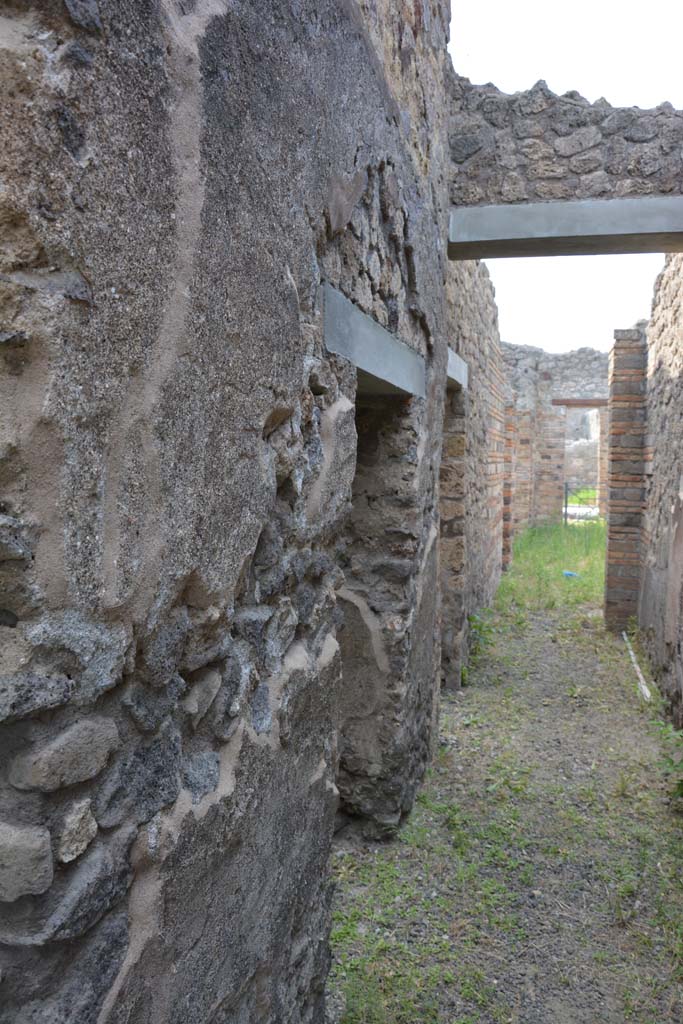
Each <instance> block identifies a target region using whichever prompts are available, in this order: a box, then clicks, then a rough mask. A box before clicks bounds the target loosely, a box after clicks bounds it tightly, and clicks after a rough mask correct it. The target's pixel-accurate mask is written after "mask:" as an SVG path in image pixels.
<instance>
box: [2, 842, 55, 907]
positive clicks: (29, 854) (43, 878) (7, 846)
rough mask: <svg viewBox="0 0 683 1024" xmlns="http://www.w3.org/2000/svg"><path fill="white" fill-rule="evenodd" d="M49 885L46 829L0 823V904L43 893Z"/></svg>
mask: <svg viewBox="0 0 683 1024" xmlns="http://www.w3.org/2000/svg"><path fill="white" fill-rule="evenodd" d="M51 884H52V850H51V847H50V833H49V832H48V830H47V829H46V828H20V827H15V826H14V825H8V824H7V823H6V822H0V900H2V901H3V902H4V903H11V902H12V901H13V900H16V899H18V898H19V897H20V896H26V895H32V896H35V895H37V894H38V893H41V892H45V890H46V889H49V888H50V885H51Z"/></svg>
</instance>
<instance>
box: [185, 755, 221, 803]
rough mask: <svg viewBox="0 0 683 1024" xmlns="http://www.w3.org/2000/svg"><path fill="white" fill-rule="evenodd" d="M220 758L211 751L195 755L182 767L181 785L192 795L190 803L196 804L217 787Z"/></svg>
mask: <svg viewBox="0 0 683 1024" xmlns="http://www.w3.org/2000/svg"><path fill="white" fill-rule="evenodd" d="M219 771H220V758H219V757H218V754H217V753H216V752H215V751H213V750H208V751H206V752H204V753H202V754H195V756H194V757H191V758H189V759H188V760H187V761H186V762H185V764H184V765H183V785H184V786H185V788H186V789H189V791H190V793H191V794H192V803H193V804H198V803H199V801H200V800H201V799H202V797H203V796H205V795H206V794H207V793H211V792H213V790H214V789H215V788H216V786H217V785H218V776H219Z"/></svg>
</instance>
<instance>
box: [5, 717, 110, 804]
mask: <svg viewBox="0 0 683 1024" xmlns="http://www.w3.org/2000/svg"><path fill="white" fill-rule="evenodd" d="M118 746H119V734H118V731H117V729H116V726H115V724H114V722H113V721H112V720H111V719H110V718H89V719H85V721H83V722H76V724H75V725H72V726H70V727H69V728H68V729H65V730H64V732H62V733H60V734H59V735H58V736H56V737H55V738H54V739H53V740H50V741H49V743H46V744H44V745H43V746H38V747H33V748H32V749H31V750H29V751H27V753H25V754H20V755H19V756H18V757H15V759H14V761H13V762H12V764H11V766H10V772H9V778H10V782H11V783H12V785H13V786H14V787H15V788H16V789H39V790H41V791H42V792H43V793H51V792H53V791H54V790H55V789H61V788H63V787H64V786H73V785H75V783H77V782H85V780H86V779H92V778H93V777H94V776H95V775H97V774H98V772H101V771H102V769H103V768H104V766H105V764H106V763H107V761H108V759H109V755H110V754H111V753H112V751H113V750H116V748H117V747H118Z"/></svg>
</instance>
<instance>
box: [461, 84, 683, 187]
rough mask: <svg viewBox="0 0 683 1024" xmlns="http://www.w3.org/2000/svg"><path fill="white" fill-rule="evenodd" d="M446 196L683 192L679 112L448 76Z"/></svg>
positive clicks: (682, 117)
mask: <svg viewBox="0 0 683 1024" xmlns="http://www.w3.org/2000/svg"><path fill="white" fill-rule="evenodd" d="M451 111H452V114H451V120H450V125H449V135H450V151H451V160H452V171H451V188H450V194H451V202H452V203H454V204H456V205H466V206H477V205H482V204H487V203H518V202H532V201H536V202H539V201H543V200H553V199H565V200H566V199H593V198H602V199H609V198H622V197H625V196H646V195H670V194H674V195H681V194H682V193H683V113H682V112H681V111H678V110H675V109H674V108H673V107H672V106H671V104H670V103H662V104H661V105H660V106H658V107H656V108H655V109H653V110H641V109H640V108H639V107H629V108H619V107H612V106H611V105H610V104H609V103H608V102H607V100H604V99H600V100H598V101H597V102H596V103H589V102H588V100H585V99H584V98H583V97H582V96H580V95H579V93H577V92H569V93H565V95H564V96H556V95H555V94H554V93H553V92H552V91H551V90H550V89H549V88H548V86H547V85H546V83H545V82H537V83H536V85H535V86H534V87H533V88H532V89H529V90H528V91H526V92H520V93H514V94H513V95H508V94H506V93H503V92H501V91H500V90H499V89H497V88H496V87H495V86H494V85H490V84H488V85H476V86H473V85H471V83H470V82H468V80H467V79H465V78H458V77H457V76H454V77H453V79H452V82H451Z"/></svg>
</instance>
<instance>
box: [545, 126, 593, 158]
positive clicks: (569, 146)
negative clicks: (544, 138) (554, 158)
mask: <svg viewBox="0 0 683 1024" xmlns="http://www.w3.org/2000/svg"><path fill="white" fill-rule="evenodd" d="M601 141H602V134H601V132H600V129H599V128H596V127H595V126H594V125H593V126H591V127H590V128H579V130H578V131H576V132H572V134H571V135H566V136H565V137H564V138H560V139H556V140H555V150H556V151H557V152H558V153H559V154H560V156H574V155H575V154H576V153H583V151H584V150H586V149H592V148H593V146H597V145H598V144H599V143H600V142H601Z"/></svg>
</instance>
